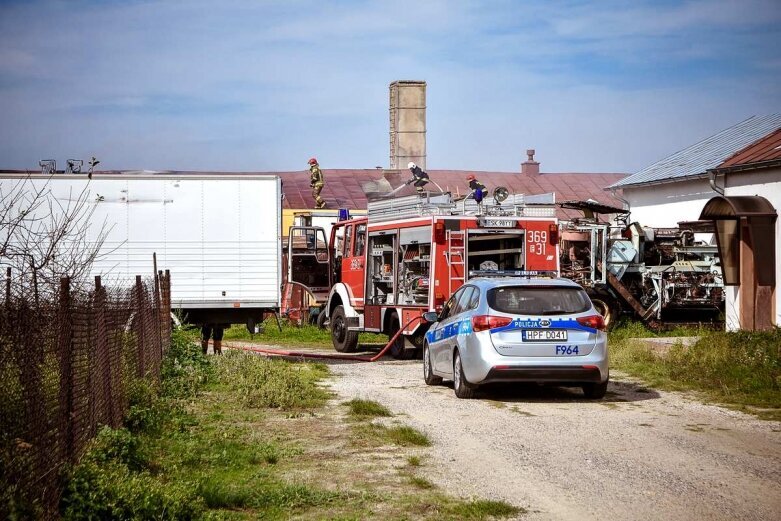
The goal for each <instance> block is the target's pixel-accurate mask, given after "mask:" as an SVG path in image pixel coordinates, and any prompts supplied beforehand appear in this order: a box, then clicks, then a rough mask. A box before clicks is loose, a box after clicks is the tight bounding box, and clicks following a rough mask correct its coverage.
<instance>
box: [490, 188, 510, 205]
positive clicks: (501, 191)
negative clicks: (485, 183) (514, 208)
mask: <svg viewBox="0 0 781 521" xmlns="http://www.w3.org/2000/svg"><path fill="white" fill-rule="evenodd" d="M493 196H494V201H496V203H497V204H502V203H503V202H504V201H505V200H506V199H507V198H508V197H510V191H509V190H508V189H507V188H505V187H504V186H497V187H496V188H494V193H493Z"/></svg>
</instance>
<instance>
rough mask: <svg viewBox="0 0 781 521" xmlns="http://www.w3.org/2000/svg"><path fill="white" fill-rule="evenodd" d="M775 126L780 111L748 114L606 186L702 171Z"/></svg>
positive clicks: (779, 122)
mask: <svg viewBox="0 0 781 521" xmlns="http://www.w3.org/2000/svg"><path fill="white" fill-rule="evenodd" d="M779 128H781V114H769V115H766V116H751V117H750V118H748V119H747V120H745V121H741V122H740V123H738V124H737V125H733V126H731V127H729V128H728V129H725V130H722V131H721V132H719V133H718V134H715V135H713V136H711V137H709V138H706V139H703V140H702V141H700V142H699V143H695V144H694V145H692V146H690V147H687V148H684V149H683V150H681V151H679V152H676V153H675V154H673V155H671V156H668V157H666V158H664V159H662V160H660V161H657V162H656V163H654V164H652V165H650V166H647V167H645V168H644V169H642V170H640V171H639V172H637V173H635V174H633V175H630V176H629V177H627V178H625V179H621V180H619V181H617V182H615V183H613V184H612V185H610V186H609V188H624V187H627V186H636V185H644V184H651V183H665V182H672V181H676V180H679V179H683V178H687V177H695V176H700V175H705V174H706V173H707V171H708V170H709V169H711V168H716V167H717V166H719V165H720V164H721V163H722V162H723V161H724V160H725V159H727V158H728V157H730V156H732V155H733V154H734V153H735V152H737V151H739V150H741V149H743V148H744V147H746V146H747V145H750V144H751V143H754V142H755V141H757V140H758V139H761V138H762V137H764V136H766V135H767V134H769V133H771V132H774V131H776V130H778V129H779Z"/></svg>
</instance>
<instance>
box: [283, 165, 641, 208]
mask: <svg viewBox="0 0 781 521" xmlns="http://www.w3.org/2000/svg"><path fill="white" fill-rule="evenodd" d="M427 172H428V174H429V176H430V177H431V180H432V183H430V184H429V187H430V188H431V189H433V190H435V189H436V187H435V186H432V185H434V183H436V184H437V185H439V186H440V187H441V188H442V189H443V190H445V191H450V192H452V193H454V194H456V193H460V194H465V193H469V188H468V186H467V181H466V176H467V175H469V174H474V175H475V176H476V177H477V179H478V180H479V181H481V182H482V183H483V184H485V185H486V186H487V187H488V189H489V190H493V189H494V188H496V187H497V186H504V187H506V188H507V189H508V190H509V191H510V192H511V193H517V194H527V195H534V194H543V193H549V192H554V193H555V194H556V200H557V201H565V200H572V199H581V200H585V199H594V200H596V201H598V202H600V203H603V204H606V205H610V206H619V207H620V206H622V203H621V201H619V200H617V199H615V198H614V197H612V196H611V195H610V194H609V193H608V192H606V191H605V187H607V186H609V185H610V184H612V183H615V182H616V181H618V180H620V179H623V178H624V177H626V174H615V173H610V174H578V173H540V174H539V175H535V176H528V175H522V174H520V173H518V172H479V171H473V170H428V171H427ZM268 173H273V174H277V175H279V176H280V177H281V178H282V191H283V192H284V194H285V201H284V208H289V209H312V208H314V199H312V192H311V189H310V188H309V171H308V170H303V171H298V172H268ZM323 175H324V176H325V187H324V188H323V191H322V193H321V196H322V197H323V199H325V202H326V204H327V206H328V208H349V209H354V210H364V209H366V202H367V199H366V194H365V193H364V190H363V188H364V186H365V185H366V184H367V183H368V182H369V181H377V180H379V179H381V178H383V177H384V178H385V179H387V180H388V182H389V183H390V185H391V186H392V187H393V188H396V187H398V186H400V185H402V184H403V183H404V182H405V181H406V180H407V179H409V177H410V174H409V172H408V171H407V170H382V169H355V170H347V169H334V170H329V169H324V170H323ZM412 193H414V188H413V187H412V186H408V187H406V188H405V189H403V190H402V191H400V192H399V195H408V194H412ZM558 216H559V218H560V219H569V218H574V217H582V215H581V212H580V211H578V210H572V209H564V208H559V209H558Z"/></svg>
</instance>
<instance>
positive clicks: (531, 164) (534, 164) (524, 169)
mask: <svg viewBox="0 0 781 521" xmlns="http://www.w3.org/2000/svg"><path fill="white" fill-rule="evenodd" d="M526 155H527V156H528V159H527V160H526V161H524V162H523V163H521V175H528V176H529V177H536V176H538V175H540V163H539V161H535V160H534V149H533V148H530V149H529V150H527V151H526Z"/></svg>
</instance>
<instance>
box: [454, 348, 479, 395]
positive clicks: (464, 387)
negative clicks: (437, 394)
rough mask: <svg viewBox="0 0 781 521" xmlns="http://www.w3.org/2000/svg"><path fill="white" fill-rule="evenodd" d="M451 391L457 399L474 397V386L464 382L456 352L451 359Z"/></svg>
mask: <svg viewBox="0 0 781 521" xmlns="http://www.w3.org/2000/svg"><path fill="white" fill-rule="evenodd" d="M453 390H454V391H455V392H456V396H458V397H459V398H465V399H469V398H474V396H475V386H474V385H472V384H470V383H469V382H467V381H466V377H465V376H464V368H463V367H462V366H461V355H460V354H459V353H458V351H456V355H455V357H454V359H453Z"/></svg>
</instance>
